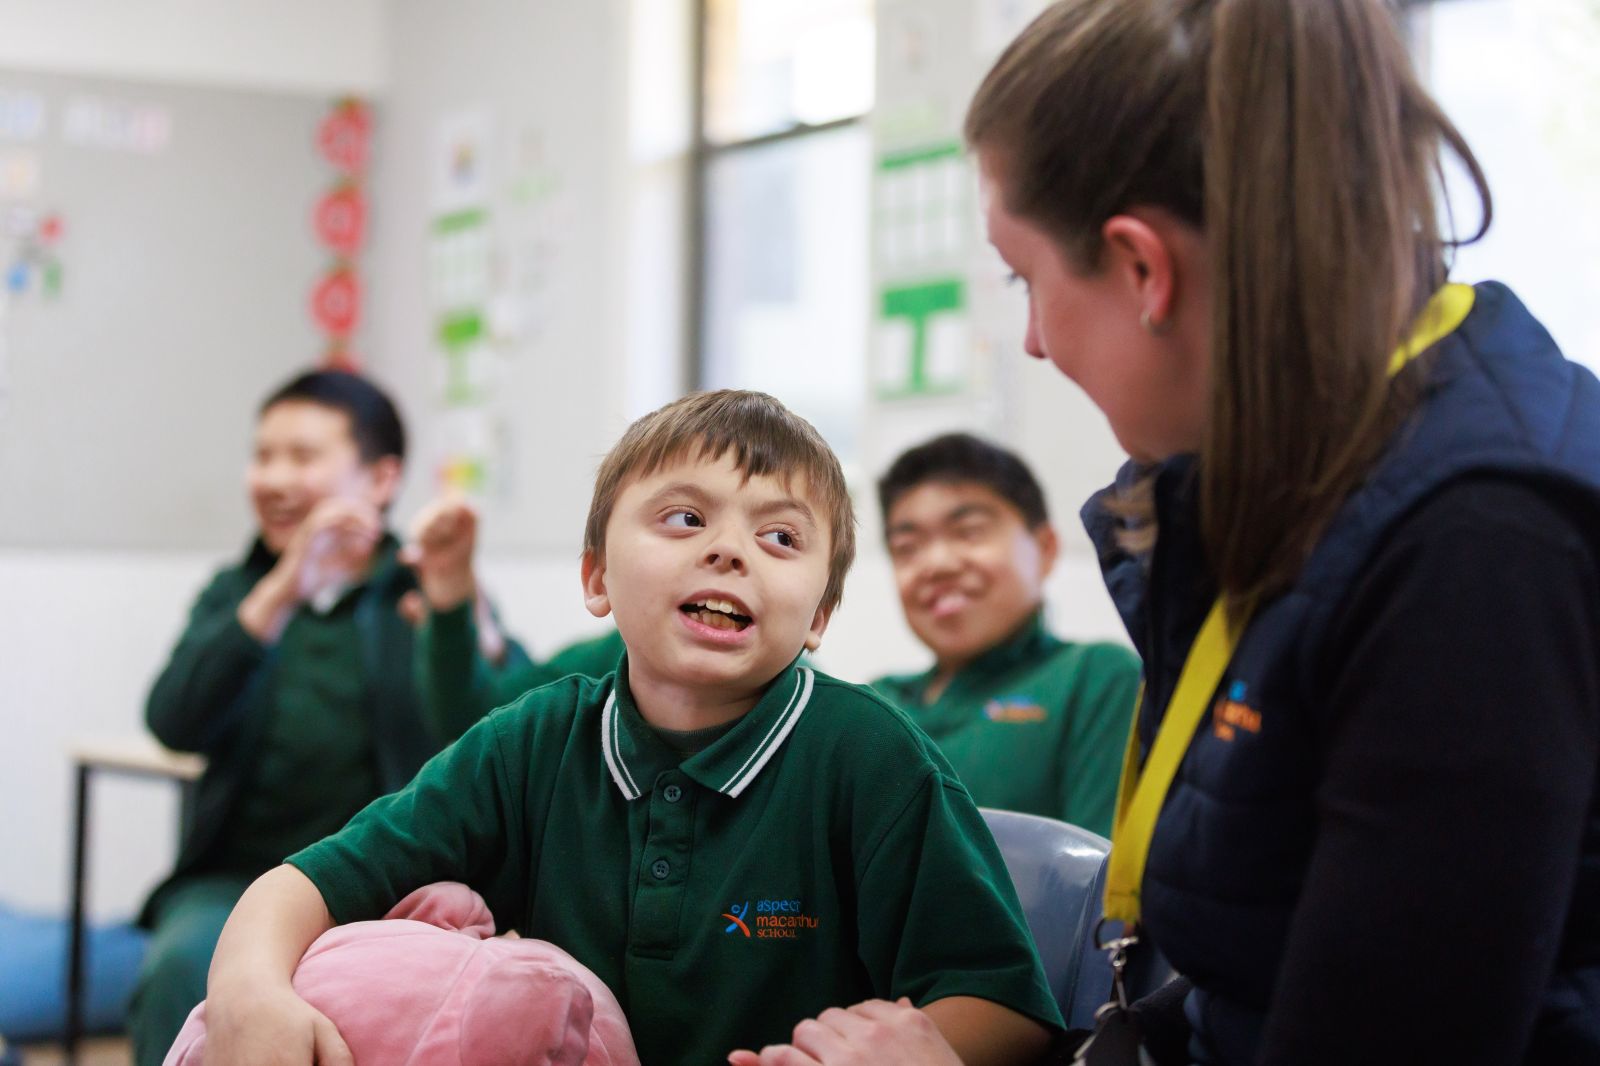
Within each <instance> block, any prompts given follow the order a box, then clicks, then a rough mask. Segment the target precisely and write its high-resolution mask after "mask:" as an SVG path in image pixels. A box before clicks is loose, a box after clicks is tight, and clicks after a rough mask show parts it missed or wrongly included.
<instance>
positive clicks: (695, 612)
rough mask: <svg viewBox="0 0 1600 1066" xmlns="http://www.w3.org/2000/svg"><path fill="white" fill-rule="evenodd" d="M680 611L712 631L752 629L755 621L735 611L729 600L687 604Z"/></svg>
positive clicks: (681, 606)
mask: <svg viewBox="0 0 1600 1066" xmlns="http://www.w3.org/2000/svg"><path fill="white" fill-rule="evenodd" d="M678 610H680V611H682V612H683V613H684V614H686V615H688V616H689V617H690V618H693V619H694V620H695V621H696V622H699V623H700V624H701V625H705V626H710V627H711V628H712V629H733V630H745V629H748V628H750V623H751V622H752V621H754V619H752V618H751V617H750V616H749V615H747V614H740V613H739V612H738V611H736V610H734V606H733V604H731V603H729V602H728V601H727V600H701V601H700V602H698V603H685V604H682V605H680V606H679V607H678Z"/></svg>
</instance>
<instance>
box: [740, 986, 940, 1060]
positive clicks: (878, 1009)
mask: <svg viewBox="0 0 1600 1066" xmlns="http://www.w3.org/2000/svg"><path fill="white" fill-rule="evenodd" d="M728 1061H729V1062H730V1063H732V1064H733V1066H962V1062H961V1059H960V1058H959V1057H958V1056H957V1055H956V1053H955V1052H954V1051H953V1050H951V1048H950V1045H949V1044H947V1043H945V1039H944V1037H943V1036H941V1035H940V1034H939V1028H938V1026H936V1025H934V1024H933V1020H932V1019H931V1018H929V1017H928V1016H927V1015H926V1014H925V1013H923V1012H922V1011H920V1010H918V1009H917V1008H916V1007H913V1006H912V1005H911V1001H910V1000H909V999H904V998H902V999H900V1000H899V1001H898V1002H895V1003H890V1002H888V1001H886V1000H881V999H873V1000H868V1001H867V1002H865V1003H858V1004H856V1005H855V1006H854V1007H851V1008H849V1009H848V1010H843V1009H840V1008H838V1007H834V1008H831V1009H829V1010H825V1011H823V1012H822V1013H821V1014H819V1015H818V1016H817V1017H816V1018H813V1019H808V1020H806V1021H803V1022H801V1023H800V1024H799V1025H797V1026H795V1027H794V1043H792V1044H776V1045H773V1046H771V1047H765V1048H762V1049H761V1051H760V1052H759V1053H757V1052H753V1051H735V1052H734V1053H733V1054H731V1055H729V1056H728Z"/></svg>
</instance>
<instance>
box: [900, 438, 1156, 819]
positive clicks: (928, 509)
mask: <svg viewBox="0 0 1600 1066" xmlns="http://www.w3.org/2000/svg"><path fill="white" fill-rule="evenodd" d="M878 502H879V506H880V507H881V509H882V512H883V529H884V537H885V539H886V540H887V542H888V547H889V559H890V562H891V564H892V565H893V566H894V575H895V584H896V586H897V587H898V589H899V592H900V605H901V608H902V609H903V610H904V611H905V617H906V622H907V624H909V625H910V626H911V629H912V631H913V632H914V633H916V635H917V637H918V639H920V640H921V641H922V643H923V644H925V645H927V647H928V650H929V651H931V652H933V657H934V664H933V666H932V667H931V668H929V669H928V670H925V671H923V672H922V673H917V674H906V675H900V676H892V677H884V678H880V679H878V680H877V681H874V682H873V683H872V686H873V687H874V688H876V689H877V690H878V691H879V692H881V693H883V694H884V695H885V696H887V697H888V698H889V699H891V700H893V701H894V702H895V703H897V704H899V705H900V706H901V707H903V708H905V709H906V711H907V712H908V713H910V715H911V717H912V718H913V719H914V720H915V721H916V723H917V724H918V725H920V726H921V727H922V728H923V729H925V730H927V732H928V734H929V735H930V736H931V737H933V739H934V740H935V741H936V742H937V743H938V745H939V750H940V751H942V752H943V753H944V756H945V758H947V759H949V760H950V763H951V765H953V766H954V767H955V769H956V773H957V774H958V775H959V776H960V778H961V780H962V782H963V783H964V784H965V785H966V786H967V791H968V792H969V793H971V795H972V798H973V799H974V800H975V801H976V802H977V803H978V804H979V805H980V806H984V807H1000V808H1004V809H1006V810H1015V811H1024V812H1026V813H1029V814H1039V815H1044V816H1045V817H1048V818H1059V819H1061V820H1062V821H1065V822H1071V823H1072V824H1074V825H1079V826H1082V827H1084V828H1085V829H1089V830H1092V831H1094V832H1096V833H1099V834H1101V835H1102V836H1105V835H1109V834H1110V832H1111V815H1112V811H1113V808H1114V807H1115V805H1116V798H1117V778H1118V775H1119V774H1120V773H1121V771H1122V749H1123V745H1124V743H1125V742H1126V740H1127V736H1128V724H1129V721H1130V719H1131V717H1132V715H1133V704H1134V699H1135V696H1136V694H1137V692H1138V688H1139V660H1138V657H1137V656H1135V655H1134V654H1133V652H1132V651H1130V650H1128V649H1127V648H1125V647H1123V646H1121V645H1119V644H1073V643H1068V642H1066V641H1062V640H1058V639H1057V638H1056V637H1055V636H1053V635H1051V633H1050V632H1049V631H1048V630H1046V629H1045V626H1044V619H1043V602H1044V581H1045V578H1046V577H1048V576H1049V573H1050V569H1051V567H1052V566H1053V565H1054V563H1055V558H1056V533H1055V530H1054V529H1053V528H1052V527H1051V525H1050V518H1049V515H1048V514H1047V513H1046V511H1045V503H1044V492H1043V490H1042V489H1041V488H1040V487H1039V482H1038V481H1037V480H1036V479H1035V478H1034V476H1033V473H1032V472H1031V471H1030V470H1029V469H1028V467H1027V465H1026V464H1025V463H1023V461H1022V460H1021V459H1020V458H1018V457H1017V456H1016V455H1014V454H1012V453H1011V452H1009V451H1006V450H1005V449H1004V448H1001V447H999V446H997V445H995V444H991V443H990V442H988V441H985V440H980V439H979V438H977V437H974V436H971V435H970V434H966V433H952V434H947V435H945V436H942V437H936V438H935V439H933V440H931V441H928V442H927V443H925V444H921V445H918V446H917V447H915V448H912V449H911V450H910V451H907V452H906V453H905V454H903V455H901V456H900V457H899V458H898V459H896V460H895V461H894V463H893V465H891V466H890V467H889V470H888V472H887V473H886V474H885V475H884V476H883V478H882V480H881V481H879V483H878Z"/></svg>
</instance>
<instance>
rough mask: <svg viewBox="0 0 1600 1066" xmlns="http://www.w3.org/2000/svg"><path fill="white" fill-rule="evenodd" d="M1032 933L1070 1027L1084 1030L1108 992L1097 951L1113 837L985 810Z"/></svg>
mask: <svg viewBox="0 0 1600 1066" xmlns="http://www.w3.org/2000/svg"><path fill="white" fill-rule="evenodd" d="M983 817H984V820H985V821H987V822H988V823H989V831H990V832H991V833H993V834H994V839H995V842H996V843H997V844H999V845H1000V854H1001V856H1003V857H1004V858H1005V860H1006V869H1007V870H1008V871H1009V872H1010V874H1011V883H1012V884H1014V885H1015V886H1016V888H1017V897H1018V898H1019V899H1020V900H1021V901H1022V912H1023V914H1024V915H1026V916H1027V919H1028V928H1030V929H1031V930H1033V939H1034V943H1035V944H1037V945H1038V947H1039V958H1040V959H1041V960H1043V962H1044V975H1045V979H1046V980H1047V981H1049V983H1050V992H1051V994H1052V995H1054V996H1055V998H1056V1003H1057V1004H1059V1005H1060V1007H1061V1015H1062V1017H1063V1018H1065V1019H1066V1023H1067V1027H1068V1028H1070V1029H1089V1028H1092V1027H1093V1025H1094V1012H1095V1011H1096V1010H1098V1009H1099V1008H1100V1006H1101V1004H1103V1003H1105V1001H1106V1000H1107V998H1109V997H1110V995H1111V967H1110V965H1109V963H1107V961H1106V956H1105V953H1104V952H1101V951H1097V950H1095V946H1094V927H1095V924H1096V923H1097V922H1098V921H1099V920H1100V914H1101V906H1102V904H1103V903H1104V901H1105V900H1104V897H1105V878H1106V856H1107V855H1108V854H1110V852H1111V842H1110V841H1108V840H1107V839H1106V838H1105V837H1102V836H1098V835H1096V834H1094V833H1091V832H1089V831H1088V830H1087V829H1079V828H1078V827H1077V826H1075V825H1068V824H1067V823H1066V822H1058V821H1055V820H1054V819H1051V818H1040V817H1037V816H1035V815H1032V814H1018V813H1017V812H1015V811H999V810H992V809H990V808H987V807H986V808H984V809H983Z"/></svg>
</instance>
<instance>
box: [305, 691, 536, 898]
mask: <svg viewBox="0 0 1600 1066" xmlns="http://www.w3.org/2000/svg"><path fill="white" fill-rule="evenodd" d="M510 714H511V712H507V714H505V715H493V716H491V717H489V718H486V719H484V720H483V721H481V722H479V723H478V724H477V725H475V726H473V727H472V728H471V729H469V730H468V731H467V732H466V734H465V735H463V736H462V737H461V739H460V740H458V741H457V742H456V743H455V744H453V745H451V746H450V747H448V748H446V749H445V750H444V751H443V752H441V753H439V754H438V755H436V756H434V757H433V758H432V759H430V760H428V762H427V763H426V764H425V765H424V766H423V767H422V769H421V770H419V771H418V772H417V776H416V777H415V778H413V779H412V781H411V783H410V784H409V785H407V786H406V787H405V788H403V789H401V790H400V791H399V792H395V793H391V794H390V795H387V796H382V797H380V798H378V799H376V800H373V801H372V802H371V803H369V804H368V805H367V806H366V807H365V808H364V809H362V810H361V811H360V812H359V813H358V814H357V815H356V816H355V817H354V818H352V819H351V820H350V821H349V823H348V824H347V825H346V826H345V827H344V828H343V829H341V830H339V832H337V833H335V834H333V835H332V836H330V837H325V838H324V839H322V840H320V841H318V842H317V843H315V844H312V845H311V846H310V847H308V848H305V849H304V850H302V851H299V852H296V853H295V854H293V855H291V856H289V858H288V859H287V860H286V861H287V862H288V863H289V864H290V865H292V866H294V867H296V868H297V869H299V870H300V872H301V873H303V874H305V875H306V876H307V877H308V878H310V879H311V881H312V883H313V884H315V885H316V886H317V890H318V891H319V892H321V893H322V898H323V900H324V901H325V902H326V903H327V905H328V911H329V913H331V914H332V915H333V919H334V921H335V922H338V923H339V924H341V925H342V924H345V923H347V922H357V921H366V920H370V919H375V918H381V917H383V916H384V915H385V914H386V913H388V911H389V909H390V908H392V907H393V906H394V905H395V904H396V903H398V902H399V901H400V900H401V899H403V898H405V897H406V896H407V895H408V894H410V893H411V892H413V891H415V890H416V889H418V888H421V887H422V886H423V885H428V884H432V883H433V882H435V881H461V882H464V883H465V884H467V885H469V886H470V887H472V888H473V889H475V890H476V891H477V892H478V893H479V894H480V895H482V896H483V898H484V901H485V902H486V903H488V905H489V909H490V911H491V912H493V913H494V915H495V917H496V919H497V920H498V921H500V922H501V923H503V924H504V925H508V924H511V923H514V922H515V921H516V920H517V918H518V916H519V913H520V909H521V906H522V903H523V900H524V898H525V896H526V886H525V885H523V884H522V878H525V876H526V871H527V869H528V862H527V859H526V856H525V852H526V850H527V848H526V843H525V842H526V841H527V839H528V835H527V832H526V831H525V827H524V825H523V824H522V823H523V818H522V814H523V810H522V805H521V803H520V801H519V799H518V797H520V792H514V791H513V790H512V788H511V787H510V781H512V780H517V781H521V780H522V779H523V778H524V777H525V775H526V771H527V768H526V767H525V766H524V767H522V768H521V769H520V770H519V771H508V767H507V763H508V761H515V760H516V759H517V756H515V755H512V756H511V757H510V758H509V759H508V757H507V755H506V754H505V753H504V751H503V745H502V740H501V737H500V734H499V731H498V729H497V726H498V723H499V722H500V720H501V719H502V718H505V717H507V716H508V715H510ZM517 750H519V751H520V750H522V747H521V746H520V745H519V746H518V747H517Z"/></svg>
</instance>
